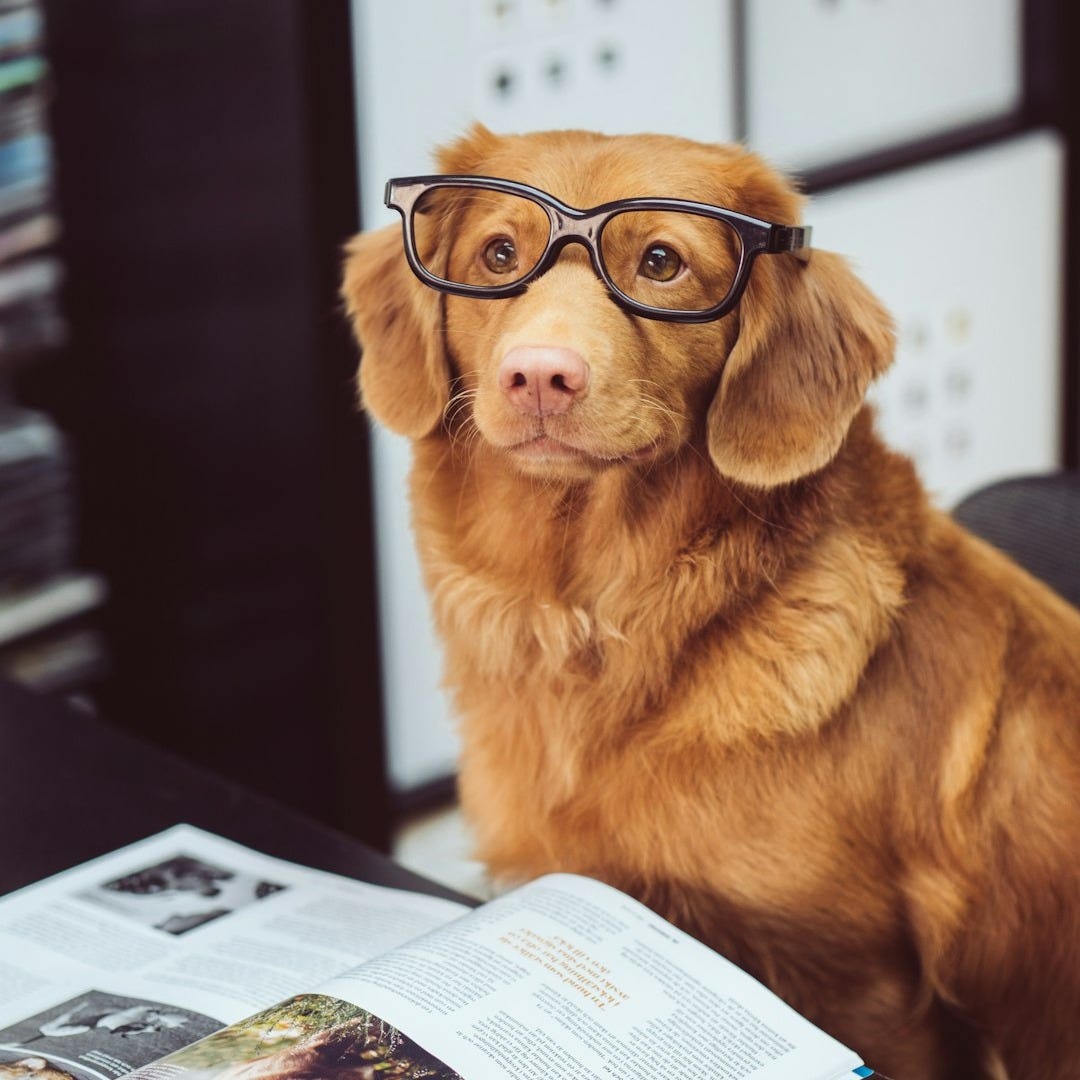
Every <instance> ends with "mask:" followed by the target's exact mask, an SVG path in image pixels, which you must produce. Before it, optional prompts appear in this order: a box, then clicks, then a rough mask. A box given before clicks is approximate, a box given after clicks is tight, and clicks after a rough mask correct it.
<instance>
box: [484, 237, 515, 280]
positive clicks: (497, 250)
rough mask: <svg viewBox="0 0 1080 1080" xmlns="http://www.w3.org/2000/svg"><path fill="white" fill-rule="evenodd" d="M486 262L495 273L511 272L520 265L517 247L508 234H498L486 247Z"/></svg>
mask: <svg viewBox="0 0 1080 1080" xmlns="http://www.w3.org/2000/svg"><path fill="white" fill-rule="evenodd" d="M484 264H485V265H486V266H487V268H488V269H489V270H490V271H491V272H492V273H494V274H509V273H510V272H511V271H512V270H516V269H517V266H518V256H517V248H516V247H515V246H514V241H513V240H511V239H510V238H509V237H508V236H497V237H495V239H494V240H489V241H488V243H487V245H486V246H485V247H484Z"/></svg>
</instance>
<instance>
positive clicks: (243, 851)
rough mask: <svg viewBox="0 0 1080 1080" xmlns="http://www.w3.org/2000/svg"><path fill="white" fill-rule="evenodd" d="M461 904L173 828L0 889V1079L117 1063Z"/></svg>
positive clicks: (294, 989)
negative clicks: (3, 892) (7, 890)
mask: <svg viewBox="0 0 1080 1080" xmlns="http://www.w3.org/2000/svg"><path fill="white" fill-rule="evenodd" d="M468 910H469V909H468V908H467V907H465V906H464V905H461V904H455V903H452V902H450V901H447V900H442V899H439V898H436V897H429V896H422V895H419V894H415V893H411V892H407V891H403V890H398V889H387V888H382V887H380V886H377V885H368V884H366V883H364V882H358V881H353V880H351V879H348V878H344V877H339V876H338V875H335V874H328V873H324V872H322V871H318V870H312V869H309V868H307V867H302V866H298V865H296V864H293V863H289V862H285V861H283V860H280V859H273V858H270V857H269V856H264V855H261V854H258V853H257V852H254V851H251V850H249V849H248V848H245V847H243V846H241V845H239V844H234V843H231V842H230V841H227V840H223V839H221V838H220V837H216V836H213V835H211V834H209V833H206V832H203V831H202V830H199V829H195V828H192V827H191V826H186V825H180V826H176V827H175V828H172V829H169V830H167V831H166V832H164V833H160V834H158V835H157V836H154V837H151V838H150V839H148V840H145V841H141V842H139V843H137V844H133V845H131V846H130V847H126V848H123V849H121V850H120V851H117V852H113V853H112V854H110V855H106V856H103V857H102V858H100V859H95V860H94V861H92V862H89V863H84V864H83V865H81V866H78V867H76V868H74V869H73V870H68V871H65V872H64V873H62V874H58V875H56V876H55V877H52V878H49V879H48V880H47V881H44V882H39V883H38V884H35V885H31V886H28V887H27V888H25V889H21V890H19V891H18V892H15V893H12V894H11V895H10V896H7V897H4V898H3V899H0V1080H64V1078H65V1077H68V1078H70V1077H75V1078H77V1080H110V1078H112V1077H117V1076H121V1075H124V1074H126V1073H128V1072H130V1071H132V1070H133V1069H135V1068H137V1067H139V1066H140V1065H143V1064H145V1063H147V1062H150V1061H154V1060H156V1059H157V1058H160V1057H162V1056H163V1055H165V1054H168V1053H169V1052H171V1051H172V1050H175V1049H177V1048H178V1047H181V1046H186V1045H188V1044H189V1043H192V1042H195V1041H196V1040H198V1039H200V1038H202V1037H203V1036H205V1035H207V1034H209V1033H210V1032H212V1031H216V1030H218V1029H220V1028H221V1027H223V1026H224V1025H225V1024H229V1023H232V1022H234V1021H236V1020H238V1019H240V1018H242V1017H244V1016H247V1015H249V1014H250V1013H252V1012H253V1011H255V1010H257V1009H259V1008H263V1007H265V1006H268V1005H271V1004H273V1003H274V1002H277V1001H280V1000H281V999H282V998H286V997H288V996H289V995H293V994H297V993H300V992H301V991H304V990H309V989H310V988H311V987H312V986H315V985H317V984H318V983H320V982H322V981H324V980H326V979H327V978H328V977H330V976H332V975H334V974H336V973H338V972H341V971H344V970H346V969H348V968H350V967H351V966H353V965H355V964H357V963H359V962H361V961H363V960H366V959H368V958H370V957H373V956H377V955H379V954H380V953H382V952H384V951H386V950H387V949H390V948H393V947H394V946H396V945H398V944H400V943H402V942H404V941H408V940H410V939H411V938H414V937H416V936H417V935H418V934H423V933H425V932H427V931H429V930H431V929H432V928H433V927H436V926H439V925H442V924H443V923H446V922H447V921H449V920H451V919H454V918H456V917H457V916H458V915H460V914H461V913H463V912H465V911H468ZM284 1034H285V1033H284V1032H283V1031H282V1030H281V1029H278V1030H277V1031H273V1030H272V1031H268V1032H266V1033H264V1035H265V1040H264V1041H265V1045H267V1046H269V1045H273V1043H274V1040H275V1039H276V1038H278V1037H282V1036H283V1035H284Z"/></svg>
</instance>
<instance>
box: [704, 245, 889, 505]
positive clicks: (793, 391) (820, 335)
mask: <svg viewBox="0 0 1080 1080" xmlns="http://www.w3.org/2000/svg"><path fill="white" fill-rule="evenodd" d="M893 343H894V342H893V328H892V320H891V318H890V317H889V315H888V313H887V312H886V311H885V309H884V308H883V307H882V305H881V303H880V302H879V301H878V300H877V298H876V297H875V296H874V295H873V294H872V293H871V292H870V290H869V289H868V288H867V287H866V286H865V285H863V284H862V282H861V281H859V280H858V278H856V277H855V275H854V274H853V273H852V272H851V270H849V269H848V266H847V263H846V261H845V260H844V259H843V258H841V257H840V256H839V255H834V254H831V253H830V252H825V251H814V252H813V253H812V254H811V256H810V259H809V261H808V262H801V261H800V260H798V259H797V258H795V257H794V256H792V255H786V254H785V255H765V256H762V257H760V258H758V259H757V260H756V262H755V264H754V267H753V272H752V274H751V277H750V283H749V285H748V286H747V289H746V292H745V293H744V294H743V298H742V300H741V302H740V305H739V336H738V339H737V340H736V342H735V346H734V348H733V349H732V350H731V353H730V355H729V356H728V359H727V363H726V365H725V368H724V372H723V375H722V377H721V380H720V386H719V389H718V390H717V393H716V397H715V398H714V400H713V402H712V405H711V407H710V409H709V413H708V419H707V436H708V446H709V454H710V456H711V457H712V460H713V462H714V464H715V465H716V467H717V469H718V470H719V471H720V472H721V473H722V474H723V475H725V476H728V477H730V478H731V479H733V480H736V481H738V482H740V483H743V484H747V485H749V486H751V487H757V488H770V487H775V486H777V485H779V484H785V483H788V482H790V481H792V480H797V479H798V478H799V477H801V476H806V475H808V474H809V473H812V472H815V471H816V470H818V469H820V468H822V467H823V466H824V465H826V464H828V462H829V461H831V460H832V458H833V456H834V455H835V454H836V452H837V450H839V449H840V445H841V443H842V442H843V440H844V436H845V435H846V434H847V430H848V426H849V425H850V423H851V421H852V419H853V418H854V416H855V414H856V412H858V410H859V407H860V405H861V403H862V400H863V395H864V394H865V393H866V389H867V387H868V386H869V384H870V381H871V380H872V379H874V378H875V377H876V376H878V375H880V374H881V373H882V372H883V371H884V370H885V369H886V368H887V367H888V365H889V363H890V362H891V360H892V353H893Z"/></svg>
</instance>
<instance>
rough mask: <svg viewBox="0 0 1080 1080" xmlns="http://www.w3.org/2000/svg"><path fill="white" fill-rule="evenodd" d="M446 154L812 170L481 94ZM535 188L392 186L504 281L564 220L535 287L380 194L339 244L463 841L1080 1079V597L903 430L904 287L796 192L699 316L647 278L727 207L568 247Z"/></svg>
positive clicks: (950, 1066)
mask: <svg viewBox="0 0 1080 1080" xmlns="http://www.w3.org/2000/svg"><path fill="white" fill-rule="evenodd" d="M440 166H441V168H442V169H443V170H444V171H445V172H446V173H449V174H468V175H482V176H489V177H500V178H507V179H509V180H514V181H522V182H524V183H527V184H529V185H531V186H532V187H534V188H537V189H540V190H542V191H543V192H547V193H550V194H551V195H553V196H555V197H556V198H557V199H558V200H562V202H563V203H566V204H569V206H571V207H577V208H582V209H587V208H592V207H597V206H600V204H604V203H607V202H609V201H611V200H620V199H626V198H634V197H657V198H661V197H669V198H675V199H686V200H693V201H695V202H700V203H707V204H710V205H712V206H714V207H727V208H732V209H734V210H737V211H740V212H741V213H742V214H745V215H750V216H752V217H754V218H756V219H763V220H764V221H766V222H774V223H779V224H781V225H790V224H792V223H794V222H796V221H798V217H799V210H800V199H799V197H798V196H797V195H796V194H795V193H794V192H793V191H792V189H791V187H790V186H789V185H788V184H787V183H786V182H785V181H784V180H783V179H782V178H780V177H779V176H777V175H776V173H775V172H773V171H772V170H770V169H769V168H768V167H767V166H766V165H765V164H764V163H763V162H762V161H761V160H759V159H758V158H757V157H755V156H753V155H752V154H749V153H746V152H745V151H743V150H741V149H738V148H734V147H719V146H704V145H699V144H696V143H690V142H686V141H683V140H679V139H675V138H665V137H659V136H641V137H603V136H598V135H592V134H589V133H585V132H558V133H546V134H535V135H523V136H513V137H499V136H495V135H492V134H491V133H490V132H488V131H486V130H484V129H483V128H476V129H475V130H474V131H473V132H472V133H471V134H470V135H469V136H468V137H466V138H464V139H462V140H461V141H459V142H458V143H456V144H455V145H453V146H451V147H449V148H448V149H446V150H445V151H444V152H443V153H442V155H441V157H440ZM406 195H407V196H408V197H409V198H410V199H411V198H413V197H414V196H415V195H416V192H415V190H412V189H409V190H408V191H406ZM527 203H529V198H528V197H526V198H524V199H522V198H521V197H520V193H519V194H517V195H515V194H513V193H512V192H509V193H508V192H507V191H497V192H478V191H476V190H472V189H468V188H465V189H462V190H458V191H446V190H443V191H438V190H436V191H435V192H429V193H427V194H425V195H423V196H422V197H421V200H420V202H418V203H417V206H416V210H417V212H416V213H414V214H410V215H409V217H410V223H411V225H412V226H413V227H414V229H415V233H416V244H417V259H418V261H420V262H421V263H422V267H423V268H424V269H426V271H427V272H428V273H430V274H432V275H434V276H435V277H439V278H444V279H446V280H450V281H451V282H454V283H456V284H458V285H465V286H467V287H473V288H480V289H488V290H490V289H503V288H504V286H507V285H508V283H511V282H512V281H513V280H515V279H516V278H519V277H521V276H522V275H523V274H525V273H527V272H528V271H529V270H530V267H531V266H532V264H533V263H534V262H535V261H536V259H538V258H539V257H540V254H541V252H542V251H543V249H544V245H545V243H547V242H548V239H549V237H548V235H547V234H545V233H544V230H545V229H549V226H550V229H551V235H553V236H555V237H556V238H558V241H557V243H556V250H555V251H554V252H553V254H554V255H556V256H557V257H556V258H555V259H554V261H553V262H552V263H551V265H550V267H549V268H548V269H547V271H546V272H545V273H542V274H541V275H540V276H537V277H536V278H535V280H533V281H531V283H529V284H528V287H527V289H525V290H524V291H521V290H519V291H517V292H516V293H514V294H513V295H510V296H507V297H505V298H502V299H477V298H473V297H471V296H468V295H464V296H463V295H456V294H455V295H448V294H447V293H446V292H444V291H439V290H437V289H435V288H429V287H427V286H426V285H424V284H422V283H421V282H420V281H419V280H417V277H416V276H414V274H413V273H412V272H411V271H410V269H409V266H408V265H407V264H406V259H405V255H404V253H403V242H402V230H401V229H400V228H398V227H396V226H395V227H392V228H388V229H385V230H381V231H378V232H374V233H371V234H368V235H364V236H360V237H359V238H357V239H356V240H355V241H353V243H352V244H351V246H350V248H349V255H348V262H347V268H346V277H345V284H344V296H345V299H346V302H347V306H348V309H349V312H350V315H351V317H352V318H353V320H354V324H355V328H356V332H357V336H358V338H359V340H360V342H361V344H362V346H363V350H364V352H363V362H362V364H361V367H360V385H361V390H362V395H363V401H364V404H365V406H366V407H367V408H368V409H369V410H370V411H371V413H373V414H374V416H375V417H377V418H378V419H379V420H380V421H382V422H383V423H384V424H386V425H387V426H388V427H390V428H392V429H393V430H394V431H397V432H400V433H403V434H405V435H407V436H409V437H410V438H411V439H413V440H414V443H413V449H414V465H413V473H412V499H413V511H414V521H415V528H416V532H417V536H418V542H419V547H420V553H421V557H422V562H423V565H424V568H425V574H426V579H427V584H428V586H429V588H430V591H431V595H432V597H433V601H434V608H435V613H436V619H437V623H438V627H439V630H440V632H441V635H442V638H443V640H444V642H445V649H446V661H445V662H446V681H447V684H448V686H449V687H450V689H451V690H452V692H453V694H454V700H455V703H456V707H457V709H458V711H459V713H460V717H461V722H462V727H463V739H464V753H463V759H462V763H461V797H462V800H463V803H464V806H465V808H466V810H467V812H468V815H469V816H470V818H471V820H472V822H473V824H474V826H475V828H476V831H477V834H478V837H479V847H480V855H481V857H482V858H483V859H484V860H485V861H486V862H487V864H488V865H489V866H490V868H491V870H492V871H493V873H495V874H496V875H498V876H500V877H503V878H506V879H515V878H528V877H530V876H532V875H536V874H540V873H542V872H545V871H552V870H568V871H577V872H580V873H584V874H589V875H592V876H595V877H598V878H601V879H603V880H605V881H608V882H611V883H612V884H614V885H616V886H618V887H620V888H622V889H625V890H626V891H628V892H631V893H633V894H635V895H637V896H639V897H640V898H642V899H643V900H645V901H646V902H647V903H649V904H651V905H652V906H653V907H654V908H656V909H657V910H658V911H660V912H661V913H662V914H664V915H666V916H667V917H668V918H670V919H671V920H672V921H674V922H675V923H677V924H679V925H681V926H683V927H684V928H685V929H687V930H688V931H690V932H691V933H692V934H694V935H696V936H697V937H699V938H701V939H702V940H704V941H706V942H707V943H709V944H710V945H712V946H714V947H715V948H716V949H718V950H719V951H721V952H723V953H725V954H727V955H728V956H730V957H731V958H732V959H734V960H735V961H736V962H738V963H739V964H741V965H742V966H743V967H745V968H746V969H748V970H749V971H751V972H752V973H754V974H755V975H757V976H758V977H759V978H761V979H762V980H763V981H764V982H766V983H767V984H768V985H770V986H771V987H772V988H773V989H775V990H776V991H777V992H778V993H780V994H781V995H782V996H783V997H785V998H786V999H787V1000H788V1001H789V1002H791V1004H792V1005H794V1006H795V1007H796V1008H797V1009H799V1010H800V1011H801V1012H803V1013H804V1014H806V1015H807V1016H809V1017H810V1018H811V1019H813V1020H815V1021H816V1022H818V1023H819V1024H820V1025H821V1026H823V1027H824V1028H825V1029H826V1030H828V1031H830V1032H831V1033H832V1034H834V1035H835V1036H836V1037H838V1038H839V1039H841V1040H843V1041H844V1042H846V1043H848V1044H849V1045H851V1046H852V1047H854V1048H855V1049H856V1050H858V1051H859V1052H860V1053H861V1054H862V1055H864V1057H865V1058H866V1060H868V1061H869V1062H870V1063H871V1064H873V1065H875V1066H876V1067H877V1068H879V1069H881V1070H883V1071H884V1072H886V1073H889V1074H890V1075H892V1076H895V1077H897V1078H898V1080H934V1078H938V1077H941V1078H944V1077H949V1078H950V1080H957V1078H959V1077H1001V1076H1005V1075H1007V1076H1008V1077H1010V1078H1011V1080H1029V1078H1031V1080H1033V1078H1035V1077H1039V1078H1041V1080H1049V1078H1051V1077H1054V1078H1060V1080H1066V1078H1068V1080H1076V1078H1077V1077H1080V1022H1078V1010H1080V704H1078V702H1080V613H1078V612H1077V611H1076V610H1075V609H1074V608H1072V607H1070V606H1069V605H1068V604H1066V603H1065V602H1064V601H1062V600H1060V599H1058V598H1057V597H1056V596H1055V595H1054V594H1052V593H1051V592H1050V591H1049V590H1048V589H1046V588H1045V587H1043V586H1042V585H1040V584H1038V583H1037V582H1036V581H1034V580H1033V579H1032V578H1030V577H1029V576H1028V575H1026V574H1025V573H1024V572H1023V571H1021V570H1020V569H1019V568H1017V567H1016V566H1015V565H1013V564H1012V563H1010V562H1009V561H1007V560H1006V559H1005V558H1004V557H1003V556H1001V555H999V554H998V553H997V552H995V551H994V550H992V549H991V548H989V547H988V546H987V545H985V544H983V543H981V542H980V541H978V540H976V539H975V538H973V537H972V536H970V535H968V534H967V533H965V532H964V531H962V530H961V529H960V528H958V527H957V525H956V524H954V523H953V521H952V520H951V519H950V518H948V517H947V516H945V515H944V514H942V513H939V512H938V511H936V510H934V509H933V508H932V507H931V506H930V505H928V503H927V500H926V497H925V496H924V494H923V491H922V490H921V488H920V486H919V483H918V481H917V479H916V477H915V474H914V472H913V469H912V467H911V465H910V463H909V462H908V461H907V460H906V459H905V458H903V457H901V456H898V455H896V454H894V453H891V452H890V451H889V450H887V449H886V448H885V447H884V446H883V445H882V444H881V442H880V441H879V439H878V437H877V435H876V434H875V432H874V428H873V418H872V415H871V413H870V412H869V410H867V409H866V408H865V407H863V404H862V400H863V395H864V392H865V390H866V388H867V386H868V384H869V383H870V381H871V380H872V379H873V378H874V377H875V376H877V375H879V374H880V373H881V372H882V371H883V370H884V369H885V368H886V367H887V366H888V364H889V362H890V360H891V356H892V349H893V334H892V329H891V325H890V320H889V317H888V315H887V314H886V312H885V311H884V310H883V309H882V307H881V305H880V304H879V303H878V301H877V300H876V299H875V298H874V297H873V296H872V295H871V294H870V293H869V292H868V290H867V289H866V288H865V287H864V286H863V285H861V284H860V283H859V281H858V280H856V278H855V277H854V276H853V275H852V274H851V272H850V271H849V270H848V268H847V267H846V265H845V263H844V262H843V260H841V259H840V258H839V257H837V256H835V255H830V254H827V253H824V252H814V253H813V255H812V256H811V257H810V258H809V260H808V261H806V260H803V259H800V258H798V257H796V256H797V254H799V253H798V252H796V251H795V249H796V247H797V246H798V245H797V242H795V241H793V240H792V236H793V235H795V234H794V233H793V231H792V230H791V229H787V230H780V233H779V234H778V235H779V239H780V248H779V250H778V251H777V252H776V253H771V254H762V255H761V256H760V257H757V258H756V259H755V260H754V261H753V262H752V272H751V273H750V274H749V277H748V283H747V284H746V288H745V292H744V293H743V294H742V296H741V299H739V301H738V303H737V305H736V306H735V307H734V309H733V310H732V311H731V312H730V313H729V314H726V315H725V316H724V317H722V318H716V319H712V320H710V321H701V322H686V323H681V322H678V321H672V319H671V318H670V317H659V318H657V317H648V315H647V314H646V313H643V312H642V311H641V310H639V308H640V307H641V306H642V305H649V306H651V307H659V308H663V309H665V310H669V311H670V310H676V311H679V312H685V311H687V310H689V311H690V312H691V313H692V314H693V313H695V312H700V311H702V310H703V309H707V308H709V307H710V306H711V305H713V304H714V303H717V302H719V300H720V298H721V297H722V296H723V295H724V291H725V289H726V287H727V285H728V284H729V283H730V281H731V280H732V279H733V277H734V276H735V274H736V271H735V264H736V262H737V248H738V242H737V238H736V235H735V232H734V231H733V226H732V225H731V223H730V222H720V223H719V224H718V222H717V221H716V220H714V219H713V218H710V217H709V216H708V215H704V216H700V217H698V216H695V215H693V214H687V213H685V212H683V213H680V214H677V215H676V214H674V213H671V214H665V213H664V212H662V210H661V209H660V208H658V207H653V208H652V209H651V210H644V211H642V212H641V213H639V214H638V215H637V216H635V217H633V218H630V219H622V218H615V219H612V221H611V222H608V223H607V224H606V225H605V226H604V229H603V231H602V235H601V234H600V230H599V227H598V226H597V227H595V228H594V227H593V226H596V225H597V221H598V220H599V219H595V220H593V222H592V224H591V225H589V226H588V227H586V226H585V225H581V226H580V230H579V231H581V233H582V236H580V237H578V238H577V242H575V241H573V240H571V241H569V242H566V246H565V247H559V243H561V242H564V241H565V238H564V237H563V230H564V229H565V228H567V227H574V226H575V219H573V217H572V215H571V216H570V217H569V218H568V217H567V215H566V214H565V213H564V212H563V211H562V210H557V211H552V214H553V216H552V217H551V218H550V222H547V223H545V222H546V219H545V218H544V215H545V214H547V213H548V211H546V210H544V209H543V208H542V207H540V208H537V206H536V205H526V204H527ZM556 205H558V204H556ZM683 209H684V211H685V209H686V208H685V207H684V208H683ZM650 214H651V215H652V216H650ZM552 222H553V223H554V224H551V223H552ZM589 229H592V231H591V233H590V232H589ZM658 230H663V231H658ZM586 234H588V235H586ZM770 235H771V234H770ZM598 236H599V239H597V237H598ZM590 242H591V243H593V244H594V246H596V247H597V248H598V249H599V250H600V253H601V255H602V259H603V267H604V273H605V274H606V275H607V279H608V284H607V285H605V283H604V281H602V280H601V278H600V268H599V265H598V260H599V259H600V255H596V256H593V257H592V258H591V257H590V254H589V253H588V252H587V251H586V247H585V244H586V243H590ZM770 243H771V241H770ZM594 260H596V261H594ZM611 286H613V287H614V288H615V289H618V290H620V291H621V292H622V294H623V295H622V297H621V298H618V300H617V302H616V298H615V297H614V294H613V293H612V291H611ZM465 291H467V289H466V290H465ZM504 291H506V290H504ZM635 304H636V305H638V308H635V307H634V305H635ZM1032 527H1033V528H1038V523H1037V522H1033V524H1032Z"/></svg>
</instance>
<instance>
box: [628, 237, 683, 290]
mask: <svg viewBox="0 0 1080 1080" xmlns="http://www.w3.org/2000/svg"><path fill="white" fill-rule="evenodd" d="M682 268H683V261H682V259H681V258H679V253H678V252H677V251H676V250H675V249H674V248H673V247H669V246H668V245H667V244H653V245H652V246H651V247H649V248H648V249H647V250H646V252H645V254H644V255H642V256H641V262H640V264H639V265H638V273H639V274H640V275H641V276H642V277H646V278H649V279H650V280H652V281H671V280H672V279H673V278H675V277H677V276H678V274H679V271H680V270H682Z"/></svg>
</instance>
